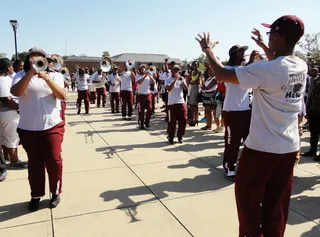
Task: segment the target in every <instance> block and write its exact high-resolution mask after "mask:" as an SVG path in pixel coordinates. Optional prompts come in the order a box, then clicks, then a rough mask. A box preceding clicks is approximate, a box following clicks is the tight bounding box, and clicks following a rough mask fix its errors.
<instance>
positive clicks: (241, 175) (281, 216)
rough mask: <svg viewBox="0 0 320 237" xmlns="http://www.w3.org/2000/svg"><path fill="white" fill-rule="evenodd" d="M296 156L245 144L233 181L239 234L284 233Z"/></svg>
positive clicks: (269, 236)
mask: <svg viewBox="0 0 320 237" xmlns="http://www.w3.org/2000/svg"><path fill="white" fill-rule="evenodd" d="M296 156H297V152H293V153H287V154H274V153H266V152H261V151H257V150H252V149H250V148H248V147H246V146H245V147H244V149H243V152H242V154H241V157H240V159H239V165H238V169H237V175H236V181H235V196H236V203H237V210H238V219H239V237H283V236H284V231H285V228H286V222H287V219H288V213H289V202H290V195H291V190H292V180H293V167H294V163H295V159H296Z"/></svg>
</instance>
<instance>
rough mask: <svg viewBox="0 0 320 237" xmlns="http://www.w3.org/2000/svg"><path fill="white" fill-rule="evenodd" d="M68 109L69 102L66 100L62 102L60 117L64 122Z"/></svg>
mask: <svg viewBox="0 0 320 237" xmlns="http://www.w3.org/2000/svg"><path fill="white" fill-rule="evenodd" d="M66 108H67V102H66V101H64V100H61V110H60V117H61V119H62V120H63V121H64V122H65V121H66V118H65V112H66Z"/></svg>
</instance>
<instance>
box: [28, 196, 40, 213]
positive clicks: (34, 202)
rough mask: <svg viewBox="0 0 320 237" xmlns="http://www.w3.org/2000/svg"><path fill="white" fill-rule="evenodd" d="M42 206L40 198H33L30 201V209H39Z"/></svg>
mask: <svg viewBox="0 0 320 237" xmlns="http://www.w3.org/2000/svg"><path fill="white" fill-rule="evenodd" d="M39 208H40V198H31V200H30V202H29V210H30V211H32V212H33V211H38V210H39Z"/></svg>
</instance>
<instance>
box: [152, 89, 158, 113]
mask: <svg viewBox="0 0 320 237" xmlns="http://www.w3.org/2000/svg"><path fill="white" fill-rule="evenodd" d="M157 95H158V93H156V94H151V100H152V109H151V113H152V114H154V111H155V110H156V98H157Z"/></svg>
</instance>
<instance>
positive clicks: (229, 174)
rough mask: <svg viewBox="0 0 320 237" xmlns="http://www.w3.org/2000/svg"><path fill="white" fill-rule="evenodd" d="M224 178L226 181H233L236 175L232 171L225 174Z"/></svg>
mask: <svg viewBox="0 0 320 237" xmlns="http://www.w3.org/2000/svg"><path fill="white" fill-rule="evenodd" d="M225 176H226V178H227V179H229V180H231V181H235V179H236V173H235V172H234V171H228V172H226V173H225Z"/></svg>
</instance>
